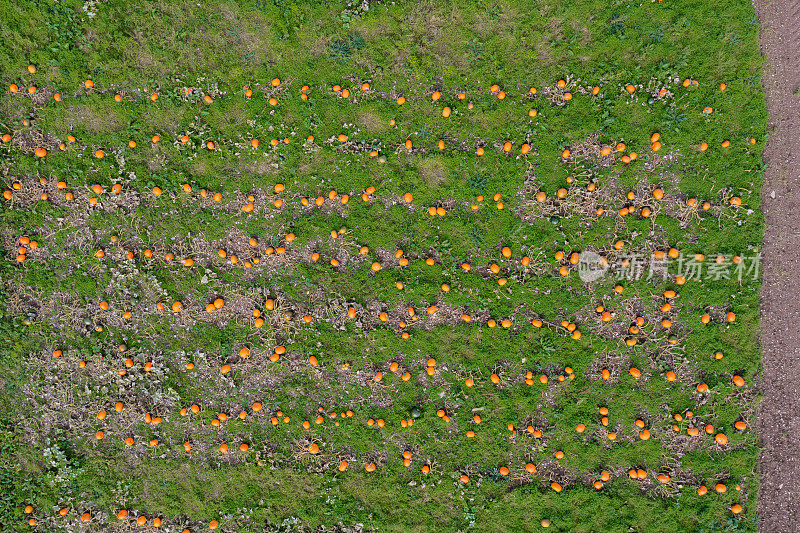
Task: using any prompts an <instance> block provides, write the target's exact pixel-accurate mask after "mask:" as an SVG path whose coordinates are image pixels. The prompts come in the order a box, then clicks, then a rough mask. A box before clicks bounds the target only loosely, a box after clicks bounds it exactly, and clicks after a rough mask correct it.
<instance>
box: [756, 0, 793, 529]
mask: <svg viewBox="0 0 800 533" xmlns="http://www.w3.org/2000/svg"><path fill="white" fill-rule="evenodd" d="M755 6H756V12H757V13H758V18H759V21H760V23H761V32H760V36H759V38H760V41H761V51H762V53H763V55H764V57H765V58H766V64H765V66H764V73H763V76H762V81H763V84H764V88H765V90H766V97H767V109H768V111H769V134H770V138H769V141H768V142H767V146H766V149H765V152H764V158H765V160H766V163H767V168H766V175H765V179H764V187H763V190H762V202H763V205H762V209H763V211H764V215H765V217H766V222H767V229H766V233H765V235H764V249H763V258H764V262H763V285H762V288H761V344H762V346H763V349H764V358H763V363H762V364H763V377H762V390H763V395H764V399H763V401H762V403H761V405H760V408H759V417H758V428H757V429H758V434H759V437H760V439H761V444H762V446H763V449H762V452H761V458H760V460H759V472H760V478H761V479H760V489H759V495H758V514H759V530H760V531H768V532H773V531H800V439H798V438H797V435H798V433H800V327H798V326H799V325H800V216H798V212H797V209H798V206H800V0H756V1H755Z"/></svg>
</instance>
